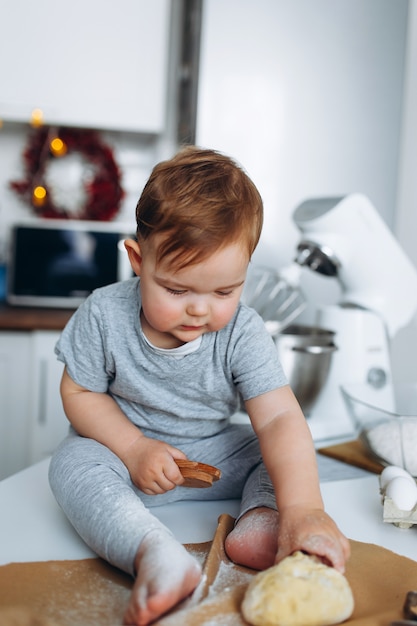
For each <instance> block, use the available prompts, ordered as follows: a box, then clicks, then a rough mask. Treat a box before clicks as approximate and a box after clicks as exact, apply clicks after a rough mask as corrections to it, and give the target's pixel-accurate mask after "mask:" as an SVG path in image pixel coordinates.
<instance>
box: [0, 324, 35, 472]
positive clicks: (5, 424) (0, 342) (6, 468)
mask: <svg viewBox="0 0 417 626" xmlns="http://www.w3.org/2000/svg"><path fill="white" fill-rule="evenodd" d="M29 376H30V333H28V332H1V333H0V479H3V478H6V477H7V476H9V475H10V474H14V473H15V472H17V471H19V470H21V469H23V468H24V467H26V466H27V465H28V462H27V460H28V445H27V444H28V432H29V421H30V418H29V393H28V389H29Z"/></svg>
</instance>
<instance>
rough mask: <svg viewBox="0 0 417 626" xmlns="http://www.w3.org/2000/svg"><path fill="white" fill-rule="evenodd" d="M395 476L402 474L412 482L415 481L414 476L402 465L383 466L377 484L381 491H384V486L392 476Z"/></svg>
mask: <svg viewBox="0 0 417 626" xmlns="http://www.w3.org/2000/svg"><path fill="white" fill-rule="evenodd" d="M397 476H403V477H404V478H408V479H409V480H410V481H412V482H413V483H414V482H415V480H414V478H413V477H412V476H411V474H409V473H408V472H406V471H405V469H403V468H402V467H397V466H396V465H388V467H385V468H384V469H383V470H382V472H381V474H380V476H379V485H380V487H381V491H385V488H386V486H387V485H388V483H389V482H391V480H392V479H393V478H397Z"/></svg>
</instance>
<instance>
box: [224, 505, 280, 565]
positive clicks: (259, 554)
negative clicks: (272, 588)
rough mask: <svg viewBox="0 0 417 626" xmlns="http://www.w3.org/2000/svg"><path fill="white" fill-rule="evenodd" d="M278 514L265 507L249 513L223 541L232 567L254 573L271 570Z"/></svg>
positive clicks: (274, 555)
mask: <svg viewBox="0 0 417 626" xmlns="http://www.w3.org/2000/svg"><path fill="white" fill-rule="evenodd" d="M277 537H278V513H277V512H276V511H274V510H273V509H269V508H267V507H260V508H257V509H252V510H251V511H248V512H247V513H245V515H243V517H241V518H240V520H239V521H238V523H237V524H236V526H235V528H234V529H233V530H232V532H231V533H229V535H228V536H227V537H226V542H225V550H226V554H227V556H228V557H229V559H231V560H232V561H233V562H234V563H237V564H239V565H245V566H246V567H251V568H253V569H258V570H264V569H267V568H268V567H272V565H274V562H275V557H276V554H277V549H278V541H277Z"/></svg>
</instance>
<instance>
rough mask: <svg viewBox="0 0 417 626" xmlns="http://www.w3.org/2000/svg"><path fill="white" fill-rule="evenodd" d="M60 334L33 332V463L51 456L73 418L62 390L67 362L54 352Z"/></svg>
mask: <svg viewBox="0 0 417 626" xmlns="http://www.w3.org/2000/svg"><path fill="white" fill-rule="evenodd" d="M59 334H60V333H59V332H55V331H35V332H33V333H32V336H31V375H30V387H29V397H30V407H29V416H30V426H29V437H28V457H27V458H28V462H29V464H32V463H36V462H37V461H40V460H41V459H44V458H46V457H47V456H50V455H51V454H52V452H53V451H54V449H55V448H56V446H57V445H58V443H59V442H60V441H61V440H62V439H63V438H64V437H65V435H66V434H67V432H68V427H69V422H68V420H67V418H66V417H65V413H64V410H63V408H62V403H61V397H60V394H59V384H60V381H61V376H62V370H63V367H64V366H63V364H62V363H61V362H60V361H58V360H57V358H56V356H55V353H54V346H55V343H56V342H57V340H58V337H59Z"/></svg>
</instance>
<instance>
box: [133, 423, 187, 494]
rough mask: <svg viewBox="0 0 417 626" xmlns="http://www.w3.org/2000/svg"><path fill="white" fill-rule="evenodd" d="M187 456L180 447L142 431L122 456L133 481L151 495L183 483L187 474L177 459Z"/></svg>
mask: <svg viewBox="0 0 417 626" xmlns="http://www.w3.org/2000/svg"><path fill="white" fill-rule="evenodd" d="M186 458H187V457H186V456H185V454H184V453H183V452H181V450H178V448H174V447H173V446H170V445H169V444H167V443H164V442H163V441H158V440H157V439H150V438H149V437H145V436H143V435H141V436H140V437H138V438H137V439H135V440H134V441H133V443H132V444H131V445H130V446H129V447H128V448H127V450H126V451H125V453H124V454H123V455H122V456H121V459H122V461H123V463H124V464H125V465H126V467H127V469H128V470H129V473H130V477H131V479H132V481H133V483H134V484H135V485H136V487H139V489H141V490H142V491H143V493H146V494H147V495H150V496H153V495H157V494H162V493H165V492H166V491H170V490H171V489H174V488H175V487H177V486H179V485H182V483H183V482H184V478H183V477H182V475H181V472H180V470H179V468H178V465H177V464H176V463H175V461H174V459H183V460H185V459H186Z"/></svg>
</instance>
